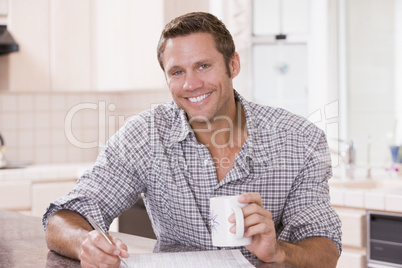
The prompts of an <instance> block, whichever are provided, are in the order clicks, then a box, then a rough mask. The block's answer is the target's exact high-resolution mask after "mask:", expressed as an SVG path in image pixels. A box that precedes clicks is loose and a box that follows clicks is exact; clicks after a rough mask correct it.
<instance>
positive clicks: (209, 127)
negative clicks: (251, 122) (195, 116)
mask: <svg viewBox="0 0 402 268" xmlns="http://www.w3.org/2000/svg"><path fill="white" fill-rule="evenodd" d="M235 108H236V109H233V113H232V114H229V115H226V116H225V117H218V118H216V119H212V120H211V122H201V123H197V122H192V124H191V127H192V129H193V130H194V134H195V136H196V138H197V140H198V141H199V142H200V143H202V144H204V145H205V146H207V147H211V146H212V147H213V148H217V149H225V148H227V149H230V148H234V147H241V146H242V145H243V143H244V141H245V140H246V138H247V135H248V134H247V124H246V115H245V112H244V109H243V107H242V105H241V103H240V102H239V101H237V100H236V101H235Z"/></svg>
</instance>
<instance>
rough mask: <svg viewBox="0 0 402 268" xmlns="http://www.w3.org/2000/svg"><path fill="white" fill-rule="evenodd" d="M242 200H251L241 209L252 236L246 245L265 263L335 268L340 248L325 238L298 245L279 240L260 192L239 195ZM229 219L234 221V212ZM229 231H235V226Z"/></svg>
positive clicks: (245, 201) (306, 240) (247, 233)
mask: <svg viewBox="0 0 402 268" xmlns="http://www.w3.org/2000/svg"><path fill="white" fill-rule="evenodd" d="M238 201H239V202H240V203H249V205H247V206H245V207H243V208H242V210H243V214H244V227H245V228H248V229H247V231H246V232H245V233H244V236H245V237H252V238H253V239H252V242H251V244H250V245H247V246H245V247H246V248H247V249H248V250H249V251H250V252H251V253H253V254H254V255H255V256H257V257H258V258H259V259H260V260H262V261H264V262H275V263H281V264H286V265H290V266H296V267H301V268H303V267H308V268H313V267H336V264H337V261H338V257H339V256H338V249H337V247H336V245H335V244H334V243H333V242H332V241H331V240H329V239H328V238H325V237H311V238H307V239H305V240H303V241H300V242H298V243H296V244H292V243H287V242H283V241H278V240H276V231H275V225H274V222H273V220H272V214H271V213H270V212H269V211H267V210H266V209H264V207H263V205H262V201H261V196H260V194H259V193H246V194H243V195H241V196H240V197H239V199H238ZM229 221H230V222H232V223H235V217H234V215H232V216H230V217H229ZM230 231H231V232H232V233H235V232H236V226H233V227H232V228H231V229H230Z"/></svg>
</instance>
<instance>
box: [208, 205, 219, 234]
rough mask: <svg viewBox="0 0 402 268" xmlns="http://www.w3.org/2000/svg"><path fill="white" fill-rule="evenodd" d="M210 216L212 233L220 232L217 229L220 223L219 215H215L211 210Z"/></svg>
mask: <svg viewBox="0 0 402 268" xmlns="http://www.w3.org/2000/svg"><path fill="white" fill-rule="evenodd" d="M210 216H211V220H210V224H211V231H212V232H218V229H216V227H217V226H219V222H218V221H217V220H216V219H217V218H218V214H215V215H214V211H213V210H211V211H210Z"/></svg>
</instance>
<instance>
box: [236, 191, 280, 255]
mask: <svg viewBox="0 0 402 268" xmlns="http://www.w3.org/2000/svg"><path fill="white" fill-rule="evenodd" d="M238 201H239V202H240V203H249V205H247V206H246V207H244V208H243V214H244V227H245V228H248V229H247V231H246V232H245V233H244V236H245V237H252V238H253V240H252V242H251V244H250V245H247V246H246V248H247V249H248V250H249V251H250V252H251V253H253V254H254V255H255V256H257V257H258V258H259V259H260V260H262V261H264V262H278V263H283V260H284V252H283V251H282V250H281V249H280V247H279V246H278V243H277V240H276V232H275V225H274V222H273V220H272V214H271V213H270V212H269V211H268V210H266V209H265V208H264V206H263V205H262V201H261V196H260V194H259V193H246V194H243V195H241V196H240V197H239V199H238ZM229 221H230V222H232V223H235V217H234V215H232V216H231V217H230V218H229ZM230 231H231V232H232V233H234V232H236V226H233V227H232V228H231V230H230Z"/></svg>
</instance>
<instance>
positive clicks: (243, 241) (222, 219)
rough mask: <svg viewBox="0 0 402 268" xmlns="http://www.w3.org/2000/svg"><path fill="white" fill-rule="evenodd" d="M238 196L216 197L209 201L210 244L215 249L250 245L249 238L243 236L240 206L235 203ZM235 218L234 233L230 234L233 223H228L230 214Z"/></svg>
mask: <svg viewBox="0 0 402 268" xmlns="http://www.w3.org/2000/svg"><path fill="white" fill-rule="evenodd" d="M238 198H239V196H218V197H212V198H210V199H209V203H210V208H209V213H210V214H209V215H210V225H211V235H212V244H213V245H214V246H215V247H236V246H245V245H249V244H251V237H243V236H244V215H243V211H242V209H241V208H242V207H245V206H247V205H248V204H242V203H239V202H238V201H237V199H238ZM233 213H234V214H235V217H236V233H235V234H233V233H231V232H230V228H231V227H232V226H233V223H230V222H229V217H230V215H232V214H233Z"/></svg>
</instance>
